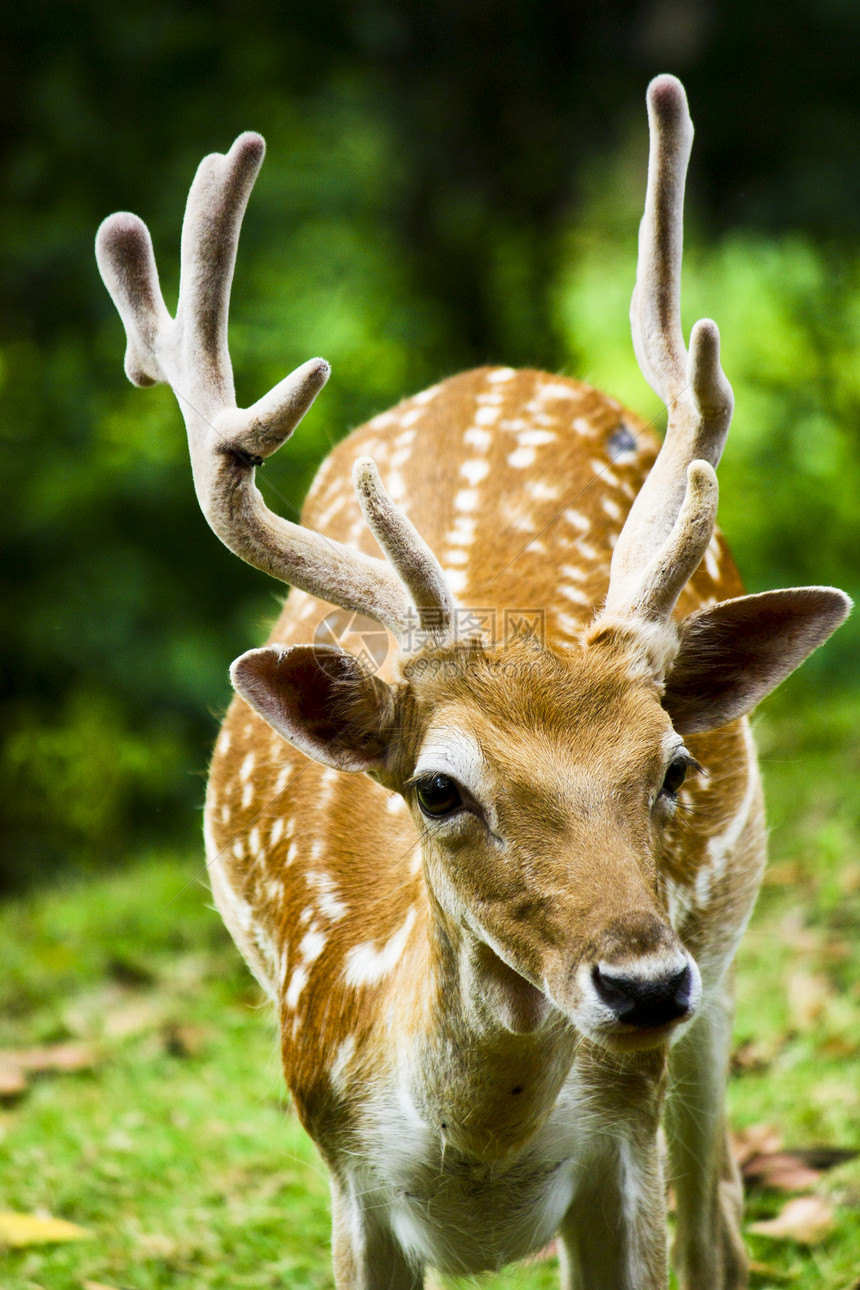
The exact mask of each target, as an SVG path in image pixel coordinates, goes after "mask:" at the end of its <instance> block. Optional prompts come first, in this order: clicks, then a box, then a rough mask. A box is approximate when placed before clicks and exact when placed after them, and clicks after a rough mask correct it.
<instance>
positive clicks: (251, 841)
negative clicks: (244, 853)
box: [248, 824, 260, 856]
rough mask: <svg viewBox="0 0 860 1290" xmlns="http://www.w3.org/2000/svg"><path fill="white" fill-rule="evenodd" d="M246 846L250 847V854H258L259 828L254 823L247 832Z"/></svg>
mask: <svg viewBox="0 0 860 1290" xmlns="http://www.w3.org/2000/svg"><path fill="white" fill-rule="evenodd" d="M248 846H249V847H250V848H251V855H252V856H256V855H259V854H260V830H259V829H258V828H257V826H256V824H255V825H254V827H253V829H252V830H251V832H250V833H249V834H248Z"/></svg>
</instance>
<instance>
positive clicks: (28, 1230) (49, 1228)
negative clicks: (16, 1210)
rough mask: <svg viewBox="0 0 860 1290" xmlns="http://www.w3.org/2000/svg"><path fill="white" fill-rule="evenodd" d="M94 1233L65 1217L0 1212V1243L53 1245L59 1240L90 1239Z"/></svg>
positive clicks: (21, 1246)
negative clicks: (67, 1220)
mask: <svg viewBox="0 0 860 1290" xmlns="http://www.w3.org/2000/svg"><path fill="white" fill-rule="evenodd" d="M92 1238H93V1233H92V1232H88V1231H87V1230H86V1229H85V1228H83V1227H78V1226H77V1225H76V1224H75V1223H67V1222H66V1221H65V1219H63V1218H45V1217H42V1216H40V1215H39V1214H12V1213H0V1245H10V1246H15V1247H19V1248H23V1247H26V1246H28V1245H51V1244H53V1243H54V1242H59V1241H89V1240H92Z"/></svg>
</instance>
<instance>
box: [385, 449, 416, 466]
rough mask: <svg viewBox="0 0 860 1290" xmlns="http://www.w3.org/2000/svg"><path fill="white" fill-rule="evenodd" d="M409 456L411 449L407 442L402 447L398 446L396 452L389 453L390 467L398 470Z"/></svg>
mask: <svg viewBox="0 0 860 1290" xmlns="http://www.w3.org/2000/svg"><path fill="white" fill-rule="evenodd" d="M411 456H412V449H411V448H410V447H409V445H408V444H405V445H404V447H402V448H398V449H397V451H396V452H393V453H392V454H391V461H390V463H389V464H390V466H391V467H392V469H394V470H399V469H400V467H401V466H405V465H406V463H407V461H408V460H409V458H410V457H411Z"/></svg>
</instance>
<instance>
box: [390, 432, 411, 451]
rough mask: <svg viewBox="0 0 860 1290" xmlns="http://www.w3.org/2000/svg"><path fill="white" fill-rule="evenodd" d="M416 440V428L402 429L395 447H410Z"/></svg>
mask: <svg viewBox="0 0 860 1290" xmlns="http://www.w3.org/2000/svg"><path fill="white" fill-rule="evenodd" d="M414 442H415V431H414V430H401V431H400V434H399V435H398V436H397V438H396V439H395V440H394V444H395V447H397V448H410V447H411V446H412V444H413V443H414Z"/></svg>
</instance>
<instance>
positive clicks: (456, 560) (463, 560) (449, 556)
mask: <svg viewBox="0 0 860 1290" xmlns="http://www.w3.org/2000/svg"><path fill="white" fill-rule="evenodd" d="M445 561H446V563H447V564H468V563H469V555H468V552H466V551H459V550H458V549H457V548H456V547H452V548H451V549H450V550H449V551H446V553H445Z"/></svg>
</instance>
